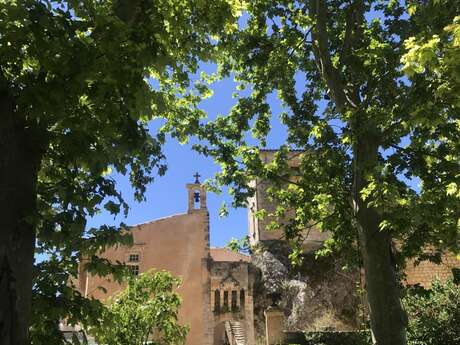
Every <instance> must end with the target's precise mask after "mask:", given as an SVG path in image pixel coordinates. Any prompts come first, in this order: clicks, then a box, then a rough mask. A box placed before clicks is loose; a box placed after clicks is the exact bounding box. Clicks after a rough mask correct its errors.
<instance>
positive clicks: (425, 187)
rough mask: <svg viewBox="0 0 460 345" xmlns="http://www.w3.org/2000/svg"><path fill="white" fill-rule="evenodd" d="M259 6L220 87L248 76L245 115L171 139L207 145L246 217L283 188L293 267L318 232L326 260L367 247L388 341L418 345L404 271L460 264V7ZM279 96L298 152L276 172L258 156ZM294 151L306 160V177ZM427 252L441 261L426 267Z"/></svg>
mask: <svg viewBox="0 0 460 345" xmlns="http://www.w3.org/2000/svg"><path fill="white" fill-rule="evenodd" d="M246 5H247V6H246V12H245V13H246V15H245V16H244V17H243V18H242V24H241V25H240V27H239V30H238V31H236V32H232V33H231V34H230V35H227V36H226V37H225V38H222V39H221V41H220V48H221V49H222V50H223V53H222V56H221V60H220V65H219V72H218V74H219V76H220V77H222V78H225V77H229V76H233V77H234V80H235V81H236V82H237V84H238V85H237V92H236V93H235V97H236V98H237V103H236V104H235V106H234V107H233V108H232V109H231V111H230V112H229V114H228V115H227V116H219V117H217V119H216V120H214V121H208V122H207V123H202V126H200V128H198V129H197V130H196V129H195V128H192V129H188V128H186V127H185V126H182V127H180V124H179V128H180V129H178V123H177V121H174V119H171V121H170V123H169V124H167V125H166V126H165V130H169V131H172V132H173V133H176V135H178V136H185V135H186V134H189V135H196V136H198V137H199V138H200V139H201V140H202V143H201V144H200V145H196V146H195V148H196V149H197V150H198V151H199V152H202V153H203V154H205V155H210V156H213V157H215V159H216V161H217V162H219V163H220V164H221V167H222V169H221V171H220V172H219V174H217V175H216V178H215V180H214V186H215V188H216V189H218V188H219V185H230V186H231V187H232V189H231V190H232V192H233V193H234V195H235V199H234V205H236V206H237V205H244V204H245V200H246V198H247V197H248V196H249V195H251V194H252V193H253V192H254V190H253V187H251V185H250V183H249V182H250V181H251V180H253V179H255V178H256V177H259V178H263V179H269V180H272V183H273V188H271V191H270V193H271V195H272V197H273V198H274V200H276V202H277V203H278V207H277V210H276V212H275V213H274V214H272V216H274V217H275V219H276V217H277V218H278V219H283V218H285V217H286V215H287V214H288V213H287V210H292V211H293V212H294V213H295V215H294V217H291V219H290V223H289V224H287V226H285V227H284V230H285V234H286V238H287V239H288V240H290V241H292V244H293V246H294V252H293V255H292V257H293V258H296V257H299V251H300V249H299V247H300V245H299V242H301V240H302V232H301V230H302V229H306V228H308V227H310V226H312V224H314V226H316V227H318V228H320V229H322V230H329V231H331V232H332V238H331V239H330V240H328V241H327V242H326V244H325V248H324V249H323V250H322V251H321V253H323V254H325V253H328V252H330V251H332V250H335V249H340V248H342V249H353V248H354V246H353V244H354V243H356V242H358V243H359V250H360V253H361V258H362V263H363V267H364V270H365V284H366V291H367V298H368V304H369V307H370V326H371V329H372V333H373V336H374V338H375V339H374V340H375V341H376V342H377V343H378V344H379V345H385V344H391V345H399V344H405V343H406V332H405V329H406V326H407V318H406V315H405V313H404V311H403V309H402V307H401V302H400V291H399V288H398V281H397V276H396V274H397V266H398V265H402V264H403V262H404V258H405V257H418V258H419V259H431V260H435V261H436V260H439V258H440V254H441V253H442V252H443V251H444V250H447V249H451V250H454V251H458V227H459V223H458V214H459V213H460V200H459V197H458V183H459V178H460V169H459V152H460V151H459V142H460V127H459V114H460V112H459V102H458V94H459V93H458V87H459V79H458V26H456V25H457V24H455V23H458V19H455V20H454V16H455V15H456V14H458V13H459V7H458V6H459V3H458V1H448V0H440V1H426V2H416V1H407V2H406V3H402V2H400V1H397V0H390V1H341V0H310V1H289V0H279V1H265V0H256V1H248V2H247V3H246ZM445 28H446V29H445ZM433 35H438V36H433ZM431 37H434V38H433V39H432V38H431ZM405 72H406V74H405ZM274 95H277V100H278V101H279V102H280V103H281V105H282V107H283V111H282V112H281V113H280V114H278V115H280V118H281V121H282V123H283V124H284V125H285V126H286V128H287V132H288V139H287V142H286V145H284V146H283V147H281V148H280V150H279V151H278V153H277V154H275V156H274V160H273V161H272V162H269V163H268V164H266V163H265V162H261V160H260V158H259V154H258V153H259V147H260V146H261V147H265V146H266V137H267V135H268V134H269V132H270V127H271V118H272V115H273V114H272V107H271V103H270V102H275V101H274V100H273V99H274V98H275V97H274ZM251 136H252V138H251ZM254 142H256V144H255V145H254V144H253V145H251V143H254ZM292 149H297V150H300V151H301V152H302V153H298V156H299V157H300V166H299V167H298V169H296V170H293V169H290V168H289V166H288V164H287V160H288V159H289V157H290V156H291V155H292V153H290V152H289V151H290V150H292ZM293 175H294V177H293ZM279 226H280V225H279V221H278V222H275V223H274V224H273V227H279ZM357 238H359V240H357ZM394 241H398V242H399V243H400V244H402V248H400V249H399V250H398V251H396V250H395V248H394V246H392V243H393V242H394ZM427 245H430V246H432V247H433V248H435V249H436V252H435V253H433V254H432V255H429V256H427V255H425V254H423V255H422V250H423V248H425V246H427Z"/></svg>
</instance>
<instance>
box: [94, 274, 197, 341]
mask: <svg viewBox="0 0 460 345" xmlns="http://www.w3.org/2000/svg"><path fill="white" fill-rule="evenodd" d="M179 282H180V280H179V279H178V278H175V277H173V276H172V275H171V274H170V273H169V272H166V271H158V272H154V271H149V272H146V273H143V274H141V275H139V276H138V277H136V276H132V277H131V278H130V279H129V280H128V286H127V288H126V289H125V290H123V291H122V292H121V293H119V294H118V295H116V296H114V297H112V298H111V299H110V301H109V304H108V306H107V308H106V309H105V311H104V313H103V314H102V325H101V326H100V327H99V328H93V329H91V332H92V333H94V334H95V336H96V337H95V338H96V341H97V342H98V343H99V344H110V345H143V344H145V343H147V341H152V344H174V345H176V344H178V345H179V344H183V343H184V342H185V337H186V335H187V330H188V329H187V327H186V326H182V325H179V324H178V321H177V315H178V311H179V307H180V304H181V299H180V296H179V295H178V294H177V292H175V291H174V289H176V288H177V287H178V286H179Z"/></svg>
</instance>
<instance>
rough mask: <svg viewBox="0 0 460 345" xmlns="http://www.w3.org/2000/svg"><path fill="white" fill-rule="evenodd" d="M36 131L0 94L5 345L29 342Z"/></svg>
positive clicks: (0, 314) (0, 295)
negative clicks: (34, 131)
mask: <svg viewBox="0 0 460 345" xmlns="http://www.w3.org/2000/svg"><path fill="white" fill-rule="evenodd" d="M31 128H32V127H30V126H26V125H25V120H24V117H21V116H19V115H18V114H17V111H16V108H15V103H14V98H13V97H11V96H10V95H9V94H8V92H7V91H5V89H0V345H25V344H27V343H28V342H29V339H28V328H29V322H30V314H31V295H32V269H33V260H34V247H35V233H34V224H33V223H34V221H33V219H34V216H35V212H36V181H37V171H38V167H39V164H40V154H39V152H40V151H39V148H38V147H37V146H36V145H35V144H34V141H35V140H36V139H37V138H36V137H35V135H34V134H33V133H32V132H31V131H33V129H31Z"/></svg>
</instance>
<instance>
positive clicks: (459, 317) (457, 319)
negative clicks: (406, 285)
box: [404, 281, 460, 345]
mask: <svg viewBox="0 0 460 345" xmlns="http://www.w3.org/2000/svg"><path fill="white" fill-rule="evenodd" d="M404 304H405V306H406V308H407V311H408V313H409V315H410V316H411V318H410V319H409V320H410V322H409V328H408V342H409V344H410V345H441V344H458V343H459V342H460V286H458V285H456V284H454V283H453V282H452V281H447V282H445V283H441V282H440V281H434V282H433V284H432V287H431V288H430V289H429V290H424V289H423V288H421V287H418V288H416V287H413V288H411V289H409V290H408V292H407V295H406V296H405V298H404Z"/></svg>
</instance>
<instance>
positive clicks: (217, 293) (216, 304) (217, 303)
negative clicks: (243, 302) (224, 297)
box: [214, 290, 220, 312]
mask: <svg viewBox="0 0 460 345" xmlns="http://www.w3.org/2000/svg"><path fill="white" fill-rule="evenodd" d="M219 310H220V290H216V291H214V311H217V312H218V311H219Z"/></svg>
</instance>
